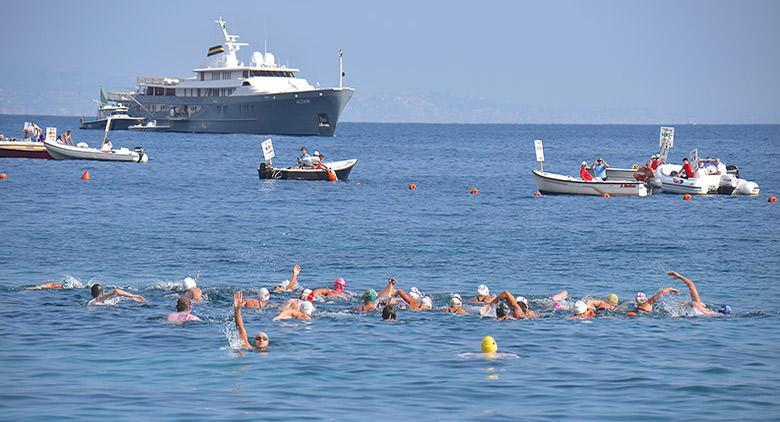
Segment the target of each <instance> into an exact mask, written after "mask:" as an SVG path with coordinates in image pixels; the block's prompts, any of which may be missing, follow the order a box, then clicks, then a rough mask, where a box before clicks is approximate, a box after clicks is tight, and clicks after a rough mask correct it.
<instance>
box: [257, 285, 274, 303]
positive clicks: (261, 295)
mask: <svg viewBox="0 0 780 422" xmlns="http://www.w3.org/2000/svg"><path fill="white" fill-rule="evenodd" d="M257 298H258V299H260V301H261V302H267V301H268V299H270V298H271V292H269V291H268V289H266V288H265V287H263V288H262V289H260V291H259V292H257Z"/></svg>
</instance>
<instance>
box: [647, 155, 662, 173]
mask: <svg viewBox="0 0 780 422" xmlns="http://www.w3.org/2000/svg"><path fill="white" fill-rule="evenodd" d="M663 163H664V161H663V160H661V156H660V155H658V154H653V155H652V156H650V168H651V169H653V171H655V170H658V167H661V164H663Z"/></svg>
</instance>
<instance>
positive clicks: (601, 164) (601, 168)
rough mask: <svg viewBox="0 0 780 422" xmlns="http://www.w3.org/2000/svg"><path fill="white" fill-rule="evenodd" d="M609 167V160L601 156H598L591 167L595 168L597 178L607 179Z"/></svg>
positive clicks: (594, 172)
mask: <svg viewBox="0 0 780 422" xmlns="http://www.w3.org/2000/svg"><path fill="white" fill-rule="evenodd" d="M608 167H609V164H607V162H606V161H604V159H603V158H601V157H599V158H597V159H596V161H594V162H593V165H592V166H591V168H592V169H593V175H594V176H595V178H596V180H607V168H608Z"/></svg>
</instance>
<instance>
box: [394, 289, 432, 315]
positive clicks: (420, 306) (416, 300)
mask: <svg viewBox="0 0 780 422" xmlns="http://www.w3.org/2000/svg"><path fill="white" fill-rule="evenodd" d="M393 297H400V298H401V299H403V300H404V302H406V303H407V304H408V309H409V310H410V311H430V310H431V309H433V301H432V300H431V298H430V297H429V296H423V294H422V293H421V292H420V290H419V289H417V288H416V287H412V288H411V289H410V290H409V293H406V292H404V291H403V290H401V289H396V291H395V293H393Z"/></svg>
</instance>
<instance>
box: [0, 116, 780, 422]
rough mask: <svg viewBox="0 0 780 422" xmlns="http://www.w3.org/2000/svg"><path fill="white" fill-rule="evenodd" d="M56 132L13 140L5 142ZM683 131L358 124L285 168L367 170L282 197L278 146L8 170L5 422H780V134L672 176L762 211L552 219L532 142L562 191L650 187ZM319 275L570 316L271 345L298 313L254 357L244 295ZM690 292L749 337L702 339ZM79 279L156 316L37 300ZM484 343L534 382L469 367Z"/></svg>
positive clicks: (650, 211) (339, 326) (478, 360)
mask: <svg viewBox="0 0 780 422" xmlns="http://www.w3.org/2000/svg"><path fill="white" fill-rule="evenodd" d="M31 118H32V117H30V116H0V132H3V133H5V134H6V135H13V134H17V135H18V134H19V132H21V127H22V123H23V122H24V121H25V120H30V119H31ZM33 119H35V120H37V121H38V123H39V124H40V125H41V126H57V127H58V128H59V130H60V131H62V130H64V129H67V128H73V127H76V126H77V123H78V122H77V120H76V119H73V118H61V117H44V116H37V117H35V118H33ZM658 130H659V129H658V126H620V125H614V126H587V125H585V126H577V125H418V124H350V123H344V124H341V125H340V126H339V130H338V136H337V137H335V138H297V137H284V136H275V137H273V140H274V147H275V150H276V155H277V158H276V160H275V163H277V164H280V165H284V164H286V165H289V164H292V162H293V157H294V156H295V154H296V152H297V149H298V148H299V147H300V146H301V145H306V146H308V147H309V150H310V151H313V150H320V151H323V152H325V153H326V154H327V156H328V157H329V158H331V159H346V158H357V159H358V160H359V162H358V164H357V166H356V167H355V169H354V171H353V173H352V175H351V177H350V179H349V181H346V182H339V183H328V182H299V181H281V180H277V181H260V180H258V177H257V171H256V168H257V164H258V162H259V160H260V156H261V152H260V148H259V144H260V142H261V141H262V140H263V139H265V137H261V136H254V135H239V134H230V135H207V134H168V133H129V132H114V133H112V140H113V143H114V145H115V146H126V147H133V146H135V145H143V147H144V148H145V149H146V151H147V152H148V153H149V156H150V161H149V163H148V164H145V165H139V164H131V163H96V162H86V161H53V160H52V161H49V160H28V159H0V172H5V173H7V174H8V177H9V179H8V180H6V181H0V248H1V249H2V253H0V344H1V346H0V415H2V416H0V419H4V420H41V419H48V418H70V419H75V420H89V419H91V420H105V419H108V418H111V419H114V420H139V419H141V420H143V419H182V420H184V419H245V420H259V419H272V420H279V419H290V420H300V419H304V418H307V419H326V420H366V419H380V420H400V419H410V418H415V419H421V420H453V419H467V420H483V419H491V420H566V419H568V420H636V419H640V418H642V419H648V420H728V419H737V420H764V419H777V418H778V416H779V415H780V399H779V398H778V397H780V359H778V353H777V352H778V344H779V343H778V342H779V341H780V329H778V322H780V318H779V316H780V305H778V303H780V287H778V284H777V275H776V274H777V269H778V268H779V267H780V254H779V253H778V252H779V250H778V239H779V238H780V228H779V227H778V224H777V218H778V210H780V208H778V205H777V204H770V203H767V196H768V195H769V194H777V193H778V192H780V172H779V171H778V167H777V162H778V161H780V147H779V145H780V144H779V142H780V126H745V125H724V126H701V125H699V126H687V125H686V126H678V127H677V128H676V140H675V142H676V144H675V147H674V149H673V150H672V154H671V157H672V158H673V159H675V160H676V159H678V158H680V157H682V156H683V155H686V154H687V153H688V151H689V150H691V149H692V148H694V147H698V149H699V151H700V154H701V155H702V156H707V155H713V156H719V157H720V158H722V159H723V160H724V161H726V162H727V163H735V164H737V165H739V166H740V169H741V171H742V176H743V177H745V178H747V179H750V180H755V181H756V182H758V183H759V185H760V186H761V190H762V193H761V195H760V196H758V197H724V196H711V197H697V198H695V199H694V200H693V201H683V200H682V199H681V198H680V196H679V195H665V194H659V195H655V196H652V197H648V198H599V197H579V196H544V197H541V198H535V197H533V196H532V193H533V192H534V191H535V190H536V188H535V186H534V184H533V180H532V179H531V175H530V170H531V169H532V168H533V167H534V166H535V162H534V152H533V145H532V140H534V139H542V140H544V142H545V155H546V159H547V162H546V163H545V169H546V170H548V171H555V172H561V173H569V174H575V173H576V172H577V170H578V167H579V163H580V162H581V161H582V160H592V159H593V158H595V156H597V155H600V156H604V157H605V158H606V160H607V161H608V162H609V163H610V164H611V165H613V166H629V165H631V164H632V163H639V162H641V161H642V160H643V159H645V158H646V157H647V156H648V155H649V154H651V153H653V152H655V151H657V149H658ZM101 136H102V133H101V132H99V131H78V130H76V132H75V135H74V139H75V140H76V141H82V140H84V141H87V142H89V143H90V144H95V143H96V142H97V141H98V140H99V139H100V137H101ZM84 170H89V172H90V174H91V180H89V181H88V182H85V181H82V180H80V179H79V176H80V175H81V173H82V172H83V171H84ZM409 183H415V184H416V185H417V189H416V190H415V191H411V190H409V189H408V188H407V186H408V184H409ZM473 187H476V188H478V189H479V194H478V195H470V194H469V191H470V189H471V188H473ZM296 262H300V264H301V266H302V268H303V271H302V273H301V275H300V278H299V280H300V282H301V283H302V284H303V285H304V286H306V287H324V286H330V285H331V284H332V282H333V280H334V279H335V278H336V277H344V278H346V280H347V290H350V291H354V292H361V291H363V290H365V289H367V288H374V289H380V288H382V287H383V286H384V283H385V281H386V279H387V277H388V276H390V275H394V276H396V277H397V278H398V281H399V282H398V287H400V288H402V289H408V288H410V287H412V286H417V287H419V288H420V289H421V290H423V291H425V292H428V293H431V294H433V295H434V299H435V305H436V306H437V307H439V306H444V304H445V302H446V300H447V297H448V294H449V293H450V292H459V293H461V294H463V295H464V296H469V295H472V294H473V292H474V290H475V288H476V286H477V285H478V284H481V283H484V284H487V285H488V286H489V287H490V288H491V290H492V291H493V292H494V293H497V292H499V291H501V290H504V289H507V290H510V291H511V292H513V293H514V294H516V295H517V294H522V295H524V296H527V297H529V298H530V299H531V308H532V309H536V310H538V311H540V312H542V313H543V314H544V315H545V316H544V317H543V318H539V319H535V320H526V321H506V322H496V321H495V320H491V319H481V318H479V317H477V316H461V317H456V316H451V315H447V314H444V313H439V312H432V313H413V312H407V311H400V312H399V321H398V322H396V323H383V322H382V321H381V318H380V316H378V315H377V314H373V313H369V314H358V313H355V312H352V311H350V309H351V308H352V307H354V306H355V305H356V304H357V302H356V301H349V302H347V301H336V302H332V303H318V304H317V306H318V311H317V312H316V313H315V318H314V319H313V321H311V322H297V321H292V322H290V321H286V322H272V318H273V316H274V312H273V310H263V311H254V310H244V319H245V322H246V324H247V328H248V331H249V335H250V336H252V335H253V334H254V333H256V332H257V331H259V330H264V331H266V332H267V333H268V334H269V336H270V338H271V344H272V346H271V348H270V350H269V351H268V352H267V353H254V352H241V351H238V350H236V349H235V346H236V344H237V343H236V333H235V329H234V325H233V316H232V312H231V297H232V294H233V292H235V291H236V290H238V289H242V290H244V291H245V292H248V293H247V294H253V293H255V292H257V290H258V289H259V288H261V287H271V286H272V285H274V284H276V283H278V282H280V281H281V280H284V279H285V278H289V277H290V268H291V267H292V266H293V264H294V263H296ZM672 270H673V271H678V272H680V273H682V274H684V275H686V276H688V277H690V278H692V279H693V280H694V281H696V283H697V286H698V287H699V291H700V293H701V295H702V297H703V299H704V301H705V302H707V303H709V304H712V305H720V304H730V305H731V307H732V308H733V309H734V314H733V315H731V316H729V317H724V318H703V317H692V316H690V313H688V312H685V309H684V308H683V307H681V306H679V305H678V302H681V301H684V300H688V292H687V290H686V289H685V286H684V285H683V284H682V283H680V282H679V281H676V280H673V279H670V278H668V277H666V276H665V272H666V271H672ZM187 276H192V277H194V278H196V279H197V280H198V284H199V286H200V287H202V288H203V290H204V293H205V294H206V297H207V299H206V300H205V302H204V303H202V304H197V305H196V306H195V309H194V313H195V314H196V315H199V316H200V317H201V318H203V319H204V320H205V322H204V323H199V324H189V325H186V326H172V325H168V324H166V323H164V318H165V315H166V314H167V313H168V312H171V311H173V307H174V305H175V302H176V298H177V297H178V294H177V291H176V289H177V287H178V286H179V285H180V284H181V282H182V280H183V279H184V278H185V277H187ZM62 279H69V280H71V281H72V282H74V283H76V285H80V286H85V287H86V286H89V284H91V283H94V282H100V283H101V284H103V285H105V286H115V287H120V288H123V289H126V290H129V291H131V292H134V293H137V294H141V295H143V296H144V297H146V299H147V301H146V302H145V303H143V304H140V303H134V302H130V301H121V302H119V303H118V304H116V305H114V306H105V307H86V306H85V302H86V301H87V300H88V299H89V291H88V289H87V288H72V289H65V290H61V291H29V290H25V287H29V286H33V285H36V284H39V283H43V282H47V281H58V280H62ZM666 286H671V287H676V288H679V289H680V295H678V296H673V295H670V296H667V297H665V298H664V299H663V300H662V303H661V305H660V306H659V307H658V309H657V311H656V312H654V313H653V314H652V315H648V316H642V317H638V318H629V317H623V316H611V317H609V316H608V317H601V318H596V319H592V320H589V321H575V320H570V319H567V318H566V317H565V315H566V313H561V312H557V313H552V312H550V311H549V305H550V304H549V301H546V300H545V297H547V296H549V295H550V294H552V293H555V292H557V291H559V290H561V289H568V290H569V292H570V294H571V296H572V298H573V299H578V298H584V297H604V296H606V295H607V294H609V293H611V292H615V293H617V294H618V295H619V296H620V298H621V301H622V302H623V301H625V302H626V303H628V302H630V300H631V298H633V296H634V294H635V293H636V292H637V291H639V290H641V291H645V292H647V293H648V294H653V293H655V292H656V291H657V290H658V289H660V288H662V287H666ZM283 299H284V297H280V296H277V295H273V296H272V301H275V302H280V301H282V300H283ZM485 335H491V336H493V337H495V338H496V340H497V342H498V344H499V349H500V350H501V351H502V352H507V353H511V354H515V355H517V356H519V358H507V359H494V360H490V359H484V358H482V357H480V356H479V355H478V354H477V355H474V354H470V352H477V351H478V350H479V347H480V342H481V339H482V337H483V336H485Z"/></svg>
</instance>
